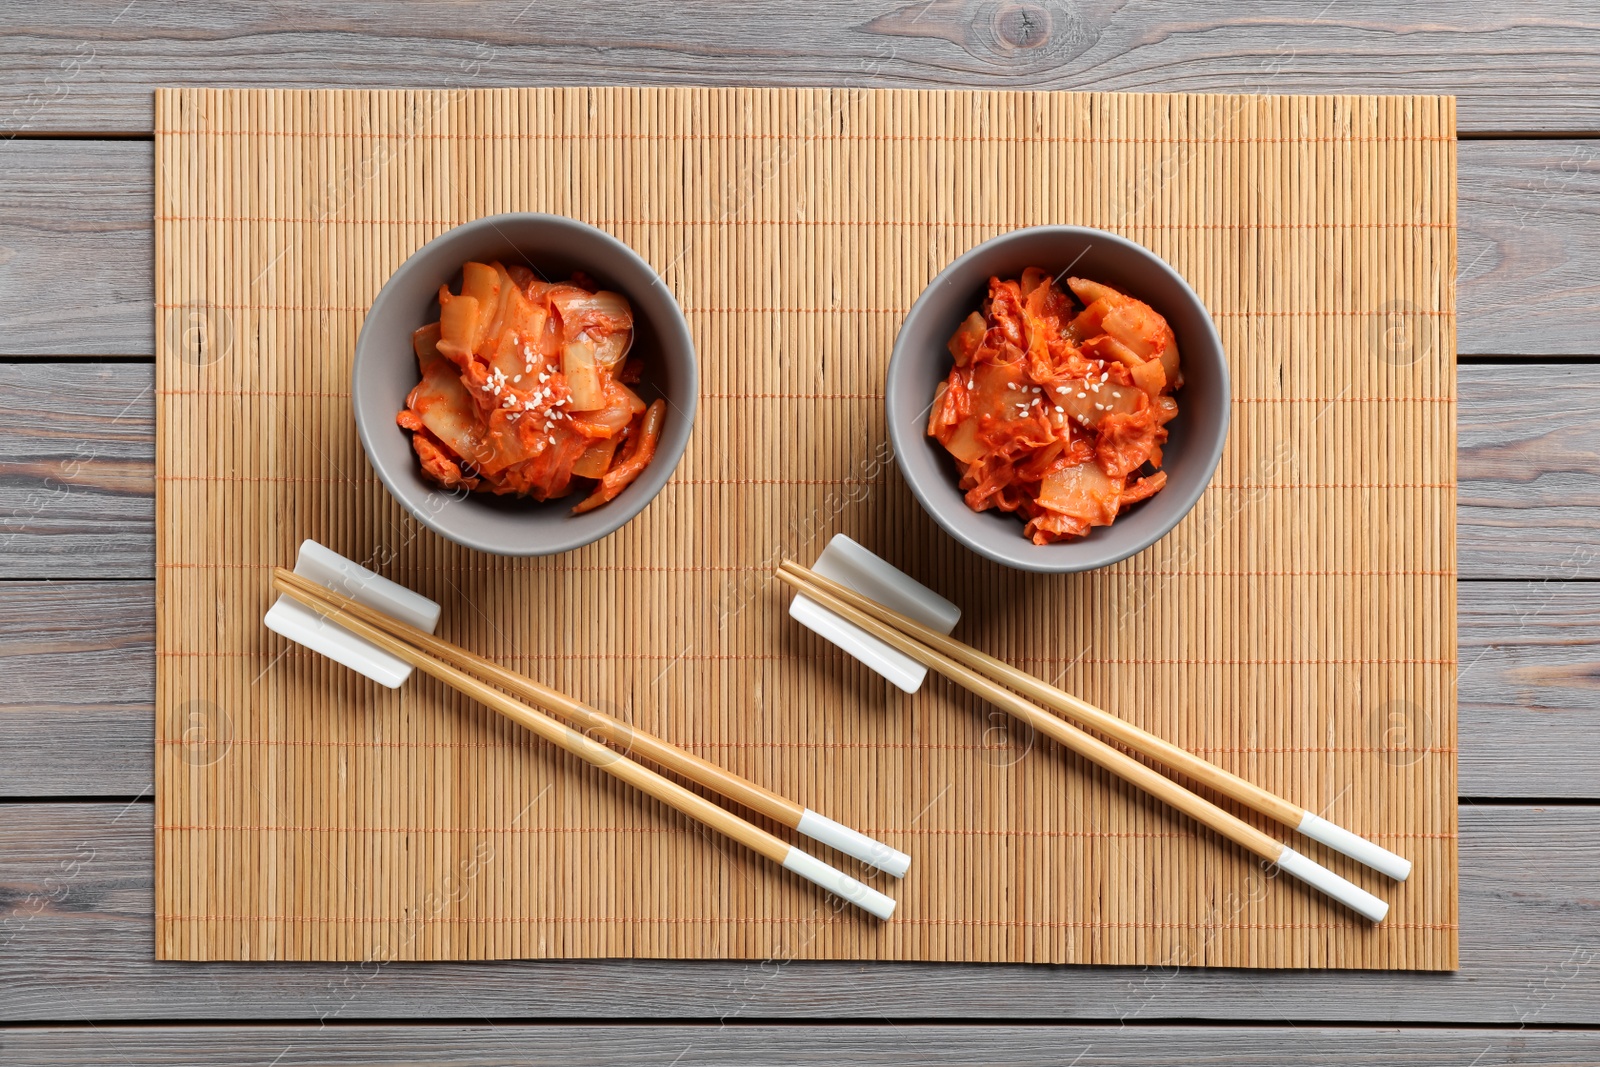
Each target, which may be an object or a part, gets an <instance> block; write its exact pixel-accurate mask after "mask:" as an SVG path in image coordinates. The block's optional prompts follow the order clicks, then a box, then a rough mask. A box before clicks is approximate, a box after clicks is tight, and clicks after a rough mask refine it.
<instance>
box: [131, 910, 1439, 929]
mask: <svg viewBox="0 0 1600 1067" xmlns="http://www.w3.org/2000/svg"><path fill="white" fill-rule="evenodd" d="M156 918H157V919H159V920H160V921H162V922H248V923H400V924H404V925H412V926H414V925H416V924H418V923H453V924H456V925H462V924H480V925H496V924H518V923H538V924H540V925H550V924H555V923H577V924H585V925H642V926H651V925H661V924H667V925H697V926H698V925H705V924H716V923H729V924H737V925H741V926H745V925H775V924H780V923H782V924H789V923H805V924H807V925H811V924H814V923H815V922H816V920H815V919H813V918H811V917H810V916H806V917H801V918H775V917H768V916H706V917H704V918H695V917H691V916H682V915H674V916H662V917H660V918H646V917H644V916H635V915H573V916H533V915H430V916H426V917H423V916H416V917H409V918H388V917H382V916H360V915H174V914H170V913H165V912H164V913H162V914H159V915H157V916H156ZM823 921H824V922H825V923H828V924H833V923H837V922H839V921H840V920H839V919H836V918H835V919H825V920H823ZM894 921H895V922H896V923H897V924H898V925H901V926H908V925H909V926H966V927H975V928H989V927H998V928H1004V929H1019V930H1037V929H1049V930H1056V929H1084V930H1107V929H1116V930H1213V929H1223V930H1362V931H1370V930H1371V929H1373V927H1372V925H1371V924H1369V923H1328V922H1322V923H1205V922H1192V923H1174V922H1120V923H1119V922H1089V921H1087V920H1072V919H1059V920H1033V921H1028V920H1024V919H933V918H928V919H915V918H896V919H895V920H894ZM1380 929H1381V930H1454V929H1457V924H1456V923H1402V922H1386V923H1384V924H1383V926H1382V927H1381V928H1380Z"/></svg>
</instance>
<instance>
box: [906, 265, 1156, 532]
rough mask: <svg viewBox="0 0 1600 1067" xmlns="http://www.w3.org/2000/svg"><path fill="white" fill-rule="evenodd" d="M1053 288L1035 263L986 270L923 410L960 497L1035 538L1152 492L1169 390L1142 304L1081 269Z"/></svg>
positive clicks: (1104, 521) (1101, 518)
mask: <svg viewBox="0 0 1600 1067" xmlns="http://www.w3.org/2000/svg"><path fill="white" fill-rule="evenodd" d="M1067 289H1068V290H1070V291H1071V295H1069V294H1068V292H1067V291H1066V290H1063V289H1061V288H1060V287H1059V286H1057V285H1056V283H1055V281H1054V280H1053V279H1052V278H1051V277H1050V276H1049V275H1048V274H1046V273H1045V272H1044V271H1042V270H1040V269H1038V268H1036V267H1029V268H1028V269H1027V270H1025V271H1023V272H1022V277H1021V278H1018V279H1014V280H1010V279H1001V278H991V279H990V280H989V295H988V297H987V299H985V301H984V303H983V308H982V310H981V311H975V312H973V313H972V314H971V315H970V316H968V317H967V319H966V320H965V321H964V322H962V323H961V325H960V326H959V327H958V328H957V329H956V332H955V334H954V336H952V337H951V338H950V345H949V348H950V355H951V356H952V357H953V358H954V360H955V366H954V367H953V368H952V369H951V371H950V375H949V377H947V378H946V379H945V380H944V381H943V382H941V383H940V385H939V388H938V390H937V391H936V392H935V394H934V398H933V408H932V410H931V412H930V414H929V417H928V433H929V434H930V435H931V436H933V437H935V438H937V439H938V440H939V442H940V443H941V444H942V445H944V447H945V449H946V450H947V451H949V453H950V455H951V456H952V457H953V458H954V459H955V462H956V466H957V468H958V469H959V470H960V474H961V483H960V484H961V489H962V491H963V492H964V493H965V494H966V502H967V506H969V507H971V508H972V509H973V510H975V511H986V510H988V509H990V508H998V509H999V510H1001V511H1008V512H1014V513H1016V514H1017V515H1018V516H1019V517H1020V518H1021V519H1022V520H1023V521H1024V523H1025V525H1024V527H1023V533H1024V534H1025V535H1026V536H1027V537H1029V538H1031V539H1032V540H1033V542H1034V543H1035V544H1040V545H1043V544H1048V543H1050V542H1052V541H1063V540H1070V539H1072V538H1077V537H1083V536H1086V535H1087V534H1088V533H1089V531H1090V530H1091V529H1093V528H1094V527H1096V526H1109V525H1110V524H1111V523H1112V522H1114V521H1116V518H1117V516H1118V515H1119V514H1120V513H1121V512H1122V510H1123V509H1124V508H1126V507H1128V506H1130V505H1132V504H1135V503H1137V502H1138V501H1141V500H1144V499H1146V498H1148V497H1151V496H1154V495H1155V494H1156V493H1158V492H1160V491H1161V488H1162V486H1164V485H1166V482H1167V475H1166V472H1165V471H1163V470H1162V469H1161V460H1162V454H1161V448H1162V445H1163V444H1165V443H1166V440H1167V428H1166V427H1167V423H1169V422H1171V421H1172V419H1173V418H1174V417H1175V416H1176V415H1177V414H1178V404H1177V401H1176V400H1175V399H1174V398H1173V396H1172V394H1173V392H1174V391H1176V390H1177V389H1179V388H1180V387H1181V386H1182V385H1183V375H1182V370H1181V366H1180V363H1179V360H1178V343H1177V339H1176V337H1174V336H1173V333H1172V329H1171V327H1170V326H1168V324H1167V320H1166V319H1164V318H1162V317H1161V316H1160V315H1159V314H1157V313H1156V311H1155V310H1154V309H1153V308H1151V307H1150V306H1149V305H1148V304H1146V303H1144V302H1143V301H1141V300H1137V299H1135V298H1133V297H1131V296H1129V295H1127V294H1126V293H1122V292H1119V291H1118V290H1116V289H1113V288H1111V287H1110V286H1108V285H1102V284H1100V283H1099V282H1094V281H1089V280H1088V279H1085V278H1069V279H1067ZM1074 297H1076V300H1074V299H1073V298H1074Z"/></svg>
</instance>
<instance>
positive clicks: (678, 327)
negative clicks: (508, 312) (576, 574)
mask: <svg viewBox="0 0 1600 1067" xmlns="http://www.w3.org/2000/svg"><path fill="white" fill-rule="evenodd" d="M528 223H540V224H547V225H554V226H556V227H558V228H566V229H570V230H574V231H577V232H582V233H584V234H585V235H587V236H589V237H592V238H598V239H599V240H600V241H601V242H602V243H605V244H609V245H610V246H611V247H612V249H613V250H614V251H615V252H616V253H617V254H618V255H619V256H621V257H622V258H623V259H625V260H628V261H631V265H632V266H634V267H636V268H637V269H639V270H640V271H642V272H644V273H645V274H649V275H652V276H654V277H655V279H656V282H655V284H657V285H659V286H660V287H661V289H662V292H663V293H665V295H666V306H667V308H668V309H670V311H671V315H670V316H669V321H668V322H667V323H657V324H656V328H657V330H658V332H663V333H664V332H665V330H664V329H663V327H666V328H670V329H672V330H673V331H674V332H675V333H676V334H677V335H678V339H679V340H680V341H681V348H682V350H683V354H684V359H685V363H686V367H685V371H686V376H687V382H686V390H685V391H686V393H687V398H688V403H687V405H679V404H676V403H673V402H672V401H668V403H669V404H670V405H671V407H672V408H673V410H674V411H675V412H678V413H679V418H680V419H682V421H683V424H684V426H685V429H684V432H683V439H682V440H681V441H680V442H678V444H677V446H676V451H675V453H673V454H669V453H668V452H667V451H665V450H658V451H657V453H656V455H655V456H654V457H653V458H652V459H651V461H650V465H649V467H655V466H656V465H657V464H658V463H664V464H665V466H664V470H665V472H666V476H665V477H663V478H662V479H661V484H659V485H657V486H656V487H655V489H654V490H653V491H651V492H650V493H649V494H648V495H644V496H640V497H638V498H637V499H635V500H633V501H630V502H629V503H628V504H627V506H625V507H622V508H619V509H617V510H616V511H615V512H612V511H611V509H612V506H613V505H615V504H618V503H620V502H621V501H620V498H619V499H618V500H612V501H608V502H607V504H606V507H605V510H606V511H607V512H608V517H607V519H606V521H605V522H604V523H602V524H601V525H600V526H599V527H597V528H595V529H593V530H590V531H586V532H583V533H576V534H570V535H568V536H566V537H563V538H559V539H557V540H553V541H551V542H550V543H549V544H541V545H539V546H537V547H530V548H512V547H507V546H505V545H501V544H496V543H493V542H492V541H490V540H485V539H484V538H482V537H479V536H476V535H474V534H472V533H471V532H462V531H459V530H455V529H450V528H448V527H447V526H446V525H445V524H444V523H442V522H441V521H439V519H438V517H437V516H438V514H443V512H444V511H445V510H447V509H439V510H438V512H437V514H435V513H430V512H429V511H428V509H426V508H423V507H421V506H419V505H418V504H417V503H414V502H413V501H412V500H411V499H409V498H408V496H407V492H408V491H407V490H402V489H401V487H400V486H399V485H397V484H396V480H395V477H394V475H393V473H392V472H391V471H390V470H388V469H387V465H386V463H385V462H383V461H382V460H381V459H380V458H379V453H378V452H377V451H376V450H375V449H374V448H373V437H372V435H373V433H375V432H379V431H378V430H377V429H375V428H374V427H373V426H371V425H369V421H370V420H368V419H367V418H366V417H365V416H364V415H363V413H362V408H361V404H360V402H359V396H360V390H361V387H360V381H361V368H362V364H363V362H364V361H365V359H369V358H373V357H372V355H371V354H370V349H369V347H368V345H367V343H366V342H367V340H368V338H369V337H370V336H371V335H370V334H369V333H368V330H367V325H368V324H369V323H372V322H375V321H378V320H379V318H380V316H382V315H383V314H385V313H386V311H387V304H388V302H389V301H391V300H396V299H399V298H398V296H397V295H396V294H397V292H398V285H397V284H396V283H397V279H399V278H400V276H401V275H403V274H405V273H406V272H407V269H408V268H410V267H411V266H412V265H413V264H414V263H416V262H417V261H419V260H420V259H422V257H424V256H425V255H426V254H428V253H429V252H430V251H434V250H436V249H437V247H438V246H440V245H445V244H448V243H450V242H451V241H453V240H460V239H462V235H463V234H465V233H469V232H473V231H477V230H483V229H492V230H499V229H500V226H501V225H525V224H528ZM502 236H504V234H502ZM507 240H508V241H510V242H511V243H512V244H516V243H517V242H516V241H515V240H512V239H511V238H509V237H508V238H507ZM457 269H459V265H458V268H457ZM603 273H610V272H603ZM624 295H625V296H628V297H629V300H630V302H633V303H635V305H636V304H637V301H636V300H635V298H634V297H633V296H632V294H629V293H624ZM662 344H663V345H664V344H665V339H664V338H663V339H662ZM350 397H351V402H350V407H351V417H352V419H353V420H354V421H355V424H356V434H357V436H358V437H359V438H360V440H361V451H362V453H363V454H364V455H365V456H366V459H367V465H368V466H369V467H371V468H372V469H373V471H374V472H376V473H377V475H378V480H379V481H380V482H382V483H383V487H384V489H386V490H387V491H388V493H389V496H390V497H392V498H393V499H394V500H395V501H396V502H397V503H398V504H399V505H400V506H401V507H402V508H404V509H405V511H406V513H407V514H408V515H410V516H411V517H412V518H413V519H415V520H416V521H417V522H419V523H421V524H422V525H423V526H424V527H426V528H427V529H429V530H432V531H433V532H434V533H436V534H438V535H439V536H440V537H443V538H444V539H445V540H447V541H450V542H451V543H453V544H458V545H461V546H462V547H464V548H469V549H472V550H474V551H477V552H484V553H487V554H489V555H494V556H506V557H511V558H518V559H529V558H536V557H541V556H554V555H559V554H561V553H563V552H571V551H573V550H574V549H578V548H582V547H584V546H585V545H591V544H594V543H595V542H596V541H600V540H603V539H605V538H607V537H610V536H611V535H612V534H614V533H616V532H617V531H618V530H620V529H621V528H622V527H623V526H626V525H627V524H628V523H629V522H632V521H633V520H634V519H635V518H636V517H638V515H639V514H640V513H641V512H643V511H644V510H645V509H646V508H647V507H649V506H650V505H651V504H652V503H654V502H655V499H656V497H658V496H660V495H661V490H662V489H664V488H666V484H667V482H668V481H670V480H671V477H672V474H673V472H675V471H676V470H677V468H678V464H679V463H681V462H682V460H683V456H684V453H685V452H686V451H687V450H688V446H689V439H690V437H691V436H692V435H693V433H694V419H695V414H696V410H697V408H698V407H699V399H700V362H699V358H698V356H697V355H696V353H695V347H694V335H693V334H692V333H691V332H690V330H689V323H688V319H687V318H686V317H685V315H684V313H683V308H682V306H680V305H679V303H678V298H677V297H676V296H675V295H674V294H673V292H672V290H671V288H670V287H669V286H667V284H666V283H665V281H663V280H662V278H661V275H660V272H658V271H657V270H656V269H655V267H653V266H651V265H650V263H649V261H647V260H646V259H645V258H644V257H643V256H641V255H639V253H638V252H635V251H634V250H633V249H632V248H631V247H629V245H628V244H627V243H626V242H624V241H623V240H622V239H621V238H618V237H616V236H614V235H612V234H610V233H607V232H606V231H605V230H602V229H600V228H599V227H598V226H594V225H591V224H590V223H587V222H584V221H583V220H581V219H575V218H573V217H572V216H570V215H559V214H555V213H553V212H546V211H508V212H501V213H499V214H495V215H482V216H479V217H478V218H475V219H468V220H467V221H466V222H462V223H458V224H456V225H454V226H452V227H450V228H449V229H447V230H445V231H444V232H443V233H440V234H437V235H435V236H434V237H432V238H430V239H429V240H428V241H427V242H426V243H425V244H423V245H421V246H419V247H418V248H416V249H415V250H414V251H412V252H411V254H410V255H408V256H406V258H405V260H404V261H403V262H401V264H400V265H399V266H398V267H396V268H395V269H394V271H393V272H392V273H391V274H390V275H389V277H388V278H387V279H385V281H384V283H383V285H382V287H381V288H379V290H378V293H377V295H376V296H375V297H373V298H372V304H371V306H370V307H368V309H367V313H366V316H365V317H364V318H363V319H362V321H361V329H360V331H359V332H358V334H357V335H356V345H355V352H354V354H353V356H352V358H351V360H350ZM380 421H381V424H382V425H393V424H394V423H393V420H392V419H390V420H380ZM397 429H398V427H397ZM411 451H412V450H411V448H410V446H409V442H408V445H407V453H408V455H409V454H410V453H411ZM411 458H412V459H413V461H414V460H415V457H414V456H412V457H411ZM649 467H647V468H646V470H649ZM435 491H436V492H441V493H449V492H450V491H448V490H444V489H442V488H441V489H437V490H435ZM460 499H461V500H462V501H463V502H466V501H470V500H471V499H472V498H471V496H470V495H468V496H465V497H461V498H460ZM596 510H599V509H596Z"/></svg>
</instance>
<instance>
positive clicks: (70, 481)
mask: <svg viewBox="0 0 1600 1067" xmlns="http://www.w3.org/2000/svg"><path fill="white" fill-rule="evenodd" d="M152 394H153V381H152V375H151V368H150V367H149V366H148V365H139V364H126V363H97V364H71V363H23V364H9V365H0V427H4V429H3V430H0V561H3V563H0V577H5V578H58V577H72V578H125V577H135V578H144V577H148V576H150V574H151V573H152V569H153V567H154V559H155V542H154V521H155V404H154V397H153V395H152Z"/></svg>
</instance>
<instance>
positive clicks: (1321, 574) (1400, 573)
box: [156, 561, 1456, 578]
mask: <svg viewBox="0 0 1600 1067" xmlns="http://www.w3.org/2000/svg"><path fill="white" fill-rule="evenodd" d="M273 566H274V564H271V563H238V562H232V561H230V562H218V563H181V562H158V563H157V564H156V570H223V571H270V570H271V569H272V568H273ZM1116 566H1117V565H1113V567H1112V568H1111V569H1110V572H1111V573H1112V574H1116V575H1118V576H1120V577H1124V578H1408V577H1422V578H1454V577H1456V572H1455V571H1453V570H1427V569H1419V570H1376V571H1330V570H1320V571H1319V570H1310V571H1144V570H1131V569H1130V570H1118V569H1116ZM384 569H385V570H388V571H426V572H428V573H429V574H436V573H438V571H439V568H438V567H435V566H431V565H429V564H424V563H391V564H389V565H387V566H386V567H385V568H384ZM515 569H516V568H515V567H514V566H513V565H509V564H497V563H459V564H456V565H455V566H453V567H451V568H450V571H451V573H457V572H464V573H468V574H501V573H504V572H506V571H508V570H515ZM538 569H539V571H540V572H541V573H545V574H605V573H609V572H611V571H623V572H627V573H634V572H644V573H655V572H661V573H666V574H698V573H701V572H706V573H715V574H727V573H740V574H743V573H752V572H761V573H770V572H771V571H773V570H774V568H773V567H772V566H771V565H769V564H765V563H740V564H722V563H717V564H712V563H708V564H705V565H703V566H702V565H682V566H668V565H666V564H660V563H618V564H615V565H601V564H591V565H584V564H576V563H545V564H540V565H539V566H538Z"/></svg>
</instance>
